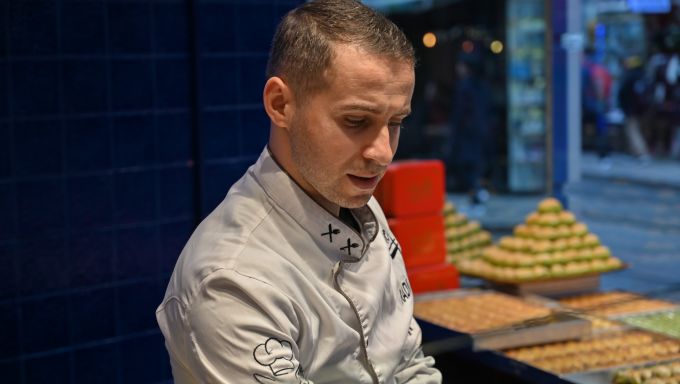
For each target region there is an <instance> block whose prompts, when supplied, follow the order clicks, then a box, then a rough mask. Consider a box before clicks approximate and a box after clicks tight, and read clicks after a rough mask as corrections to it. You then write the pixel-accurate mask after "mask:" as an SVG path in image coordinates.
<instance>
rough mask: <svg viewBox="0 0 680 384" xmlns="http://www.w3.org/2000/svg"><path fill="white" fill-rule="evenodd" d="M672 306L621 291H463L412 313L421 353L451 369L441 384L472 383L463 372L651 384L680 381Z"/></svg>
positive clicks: (420, 303) (427, 301) (590, 383)
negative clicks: (556, 294)
mask: <svg viewBox="0 0 680 384" xmlns="http://www.w3.org/2000/svg"><path fill="white" fill-rule="evenodd" d="M679 308H680V307H679V306H678V304H677V303H673V302H669V301H664V300H656V299H652V298H647V297H644V296H642V295H639V294H634V293H630V292H622V291H612V292H601V293H591V294H585V295H579V296H574V297H566V298H562V299H560V300H553V299H548V298H542V297H537V296H531V295H530V296H527V297H516V296H510V295H506V294H503V293H500V292H497V291H491V290H479V289H462V290H458V291H448V292H439V293H434V294H428V295H420V296H418V297H417V298H416V305H415V310H414V313H415V316H416V318H417V319H418V322H419V324H420V325H421V328H422V331H423V350H424V351H425V353H427V354H429V355H433V356H435V358H436V359H437V361H438V364H439V365H440V366H447V364H449V362H454V361H455V362H456V363H455V364H456V365H457V366H458V369H457V370H456V371H455V372H454V373H452V375H453V376H455V377H451V381H447V380H448V378H447V376H446V375H445V381H444V382H457V381H456V378H460V377H461V374H462V375H470V376H469V377H470V378H474V377H475V372H472V371H470V370H468V371H467V372H466V371H465V369H461V368H460V367H464V366H468V367H474V368H470V369H471V370H476V371H477V375H478V376H477V377H480V378H484V379H483V380H496V381H495V382H503V383H506V382H507V383H510V382H512V383H582V384H610V383H615V381H616V380H618V381H616V384H625V383H652V384H653V383H666V382H667V383H678V382H680V381H678V380H676V377H675V376H676V374H675V373H674V369H676V367H678V368H677V370H678V372H679V374H678V375H677V376H678V379H680V365H678V364H675V363H676V362H680V338H679V337H678V333H679V332H680V320H678V319H679V317H678V316H679V315H680V309H679ZM679 364H680V363H679ZM646 367H651V368H646ZM658 367H661V368H658ZM490 372H494V374H496V375H500V377H503V379H498V378H493V379H490V378H489V376H488V375H490ZM669 372H670V373H669ZM656 374H658V375H666V376H659V377H656V376H654V375H656ZM636 375H637V376H636ZM640 375H642V376H640ZM638 376H639V377H638ZM645 379H647V381H645ZM654 379H658V380H654ZM498 380H501V381H498ZM631 380H633V381H631ZM635 380H638V381H635ZM673 380H675V381H673ZM464 382H467V381H464Z"/></svg>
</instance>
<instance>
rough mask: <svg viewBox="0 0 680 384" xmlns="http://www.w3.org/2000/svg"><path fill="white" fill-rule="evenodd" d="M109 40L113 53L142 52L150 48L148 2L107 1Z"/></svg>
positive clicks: (149, 6) (149, 12) (149, 8)
mask: <svg viewBox="0 0 680 384" xmlns="http://www.w3.org/2000/svg"><path fill="white" fill-rule="evenodd" d="M108 8H109V9H108V25H109V40H110V46H111V50H112V52H113V53H144V52H149V51H150V50H151V28H150V26H151V25H152V24H151V5H150V4H149V2H146V1H144V2H139V1H134V2H132V1H130V2H121V3H114V2H110V3H108Z"/></svg>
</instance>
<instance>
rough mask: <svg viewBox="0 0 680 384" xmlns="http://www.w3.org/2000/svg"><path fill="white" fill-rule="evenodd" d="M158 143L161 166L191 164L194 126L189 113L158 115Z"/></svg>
mask: <svg viewBox="0 0 680 384" xmlns="http://www.w3.org/2000/svg"><path fill="white" fill-rule="evenodd" d="M155 118H156V142H157V143H158V161H159V162H160V163H161V164H169V163H178V162H181V163H184V164H190V162H191V159H192V157H193V156H192V140H193V137H192V129H193V127H192V125H191V119H190V118H189V113H188V112H182V113H172V114H167V115H156V117H155Z"/></svg>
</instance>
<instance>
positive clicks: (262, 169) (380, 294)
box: [156, 149, 441, 384]
mask: <svg viewBox="0 0 680 384" xmlns="http://www.w3.org/2000/svg"><path fill="white" fill-rule="evenodd" d="M351 212H352V215H353V217H354V218H355V219H356V221H357V223H358V224H359V226H360V228H361V231H360V232H361V233H358V232H357V230H356V229H354V228H353V227H351V226H348V225H347V224H345V223H344V222H343V221H341V220H339V219H338V218H337V217H335V216H334V215H332V214H330V213H329V212H328V211H326V210H325V209H324V208H322V207H321V206H320V205H318V204H317V203H316V202H314V201H313V200H312V199H311V198H310V197H309V196H308V195H307V194H306V193H305V192H304V191H303V190H302V189H301V188H300V187H299V186H298V185H297V184H296V183H295V182H294V181H293V180H292V179H291V178H290V177H289V176H288V175H287V174H286V173H285V172H284V171H283V170H282V169H281V168H280V167H279V165H278V164H277V163H276V162H275V161H274V159H273V158H272V157H271V155H270V153H269V151H268V149H265V150H264V151H263V152H262V154H261V156H260V158H259V159H258V161H257V162H256V163H255V164H254V165H253V166H251V167H250V168H249V169H248V171H247V172H246V174H245V175H244V176H243V177H242V178H241V179H240V180H239V181H238V182H236V184H234V185H233V186H232V188H231V190H230V191H229V193H228V194H227V197H226V198H225V199H224V201H223V202H222V203H221V204H220V205H219V206H218V207H217V208H216V209H215V210H214V211H213V212H212V213H211V214H210V215H209V216H208V217H207V218H206V219H205V220H204V221H203V222H202V223H201V224H200V225H199V226H198V228H197V229H196V231H195V232H194V233H193V235H192V236H191V238H190V239H189V242H188V243H187V244H186V246H185V247H184V250H183V251H182V254H181V255H180V257H179V260H178V261H177V264H176V266H175V270H174V273H173V274H172V277H171V279H170V282H169V284H168V288H167V291H166V293H165V298H164V299H163V302H162V304H161V305H160V306H159V307H158V310H157V312H156V317H157V320H158V324H159V325H160V328H161V331H162V332H163V335H164V336H165V341H166V347H167V349H168V352H169V355H170V360H171V365H172V371H173V376H174V379H175V383H177V384H183V383H238V384H241V383H312V382H313V383H377V382H379V383H440V382H441V374H440V373H439V371H437V370H436V369H435V368H434V367H433V364H434V360H433V359H432V358H431V357H424V356H423V354H422V351H421V348H420V343H421V332H420V328H419V326H418V324H417V323H416V322H415V320H414V319H413V295H412V292H411V288H410V286H409V282H408V278H407V276H406V270H405V268H404V261H403V258H402V255H401V251H400V248H399V245H398V243H397V241H396V240H395V238H394V235H393V234H392V232H390V230H389V228H388V227H387V221H386V219H385V216H384V214H383V212H382V210H381V209H380V206H379V205H378V203H377V202H376V201H375V199H374V198H371V200H370V201H369V202H368V204H367V205H366V206H364V207H362V208H358V209H352V210H351Z"/></svg>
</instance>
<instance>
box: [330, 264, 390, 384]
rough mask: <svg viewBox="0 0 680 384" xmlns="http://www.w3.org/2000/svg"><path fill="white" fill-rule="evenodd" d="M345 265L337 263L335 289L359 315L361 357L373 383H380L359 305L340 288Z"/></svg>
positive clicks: (355, 313) (357, 315)
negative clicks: (369, 352) (369, 356)
mask: <svg viewBox="0 0 680 384" xmlns="http://www.w3.org/2000/svg"><path fill="white" fill-rule="evenodd" d="M343 265H344V262H343V261H340V262H339V263H338V265H337V268H336V270H335V272H334V273H333V283H334V284H335V289H336V290H337V291H338V292H340V294H341V295H342V296H343V297H344V298H345V300H347V302H348V303H349V305H350V307H352V311H354V315H355V316H356V317H357V322H358V324H359V336H360V337H361V345H360V346H359V347H360V348H361V358H362V360H363V362H364V364H365V366H366V367H367V369H368V374H369V375H370V376H371V380H372V381H373V384H379V383H380V382H379V381H378V374H376V373H375V369H374V368H373V365H372V364H371V362H370V361H369V360H368V351H367V350H366V336H365V335H364V327H363V325H362V323H361V317H360V316H359V311H358V310H357V307H356V306H355V305H354V302H352V300H351V299H350V298H349V296H347V294H346V293H345V291H343V290H342V288H340V283H339V282H338V275H340V271H341V270H342V266H343Z"/></svg>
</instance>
